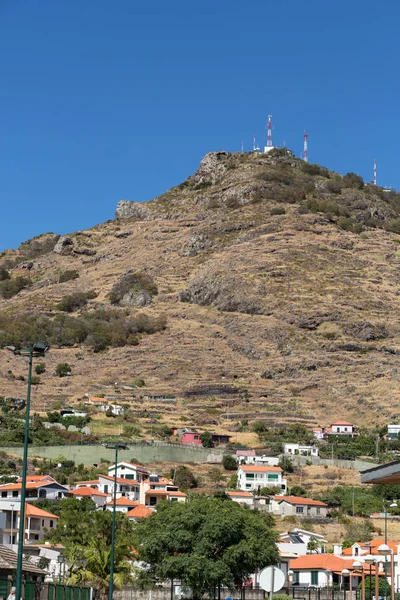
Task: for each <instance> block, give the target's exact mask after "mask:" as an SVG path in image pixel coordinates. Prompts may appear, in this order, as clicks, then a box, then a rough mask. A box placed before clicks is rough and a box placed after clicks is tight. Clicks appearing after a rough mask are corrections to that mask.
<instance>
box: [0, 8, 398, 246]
mask: <svg viewBox="0 0 400 600" xmlns="http://www.w3.org/2000/svg"><path fill="white" fill-rule="evenodd" d="M399 19H400V6H399V5H398V2H396V1H395V0H385V2H383V3H376V2H372V1H371V0H362V1H361V0H349V1H347V2H344V1H343V0H337V1H336V2H333V1H329V0H328V1H325V2H321V0H305V1H303V2H300V1H298V0H279V1H278V2H277V1H276V0H275V1H274V2H272V1H271V0H253V1H252V2H244V1H242V2H238V1H237V0H230V1H228V0H202V1H201V2H194V1H193V0H170V1H169V2H166V1H165V0H163V1H161V0H147V1H146V2H144V1H142V2H139V1H138V0H114V2H110V0H83V1H82V0H57V1H54V0H40V2H39V1H37V0H0V56H1V57H2V58H1V62H0V202H1V213H0V250H2V249H4V248H8V247H16V246H18V245H19V244H20V243H21V242H22V241H24V240H26V239H28V238H30V237H33V236H35V235H38V234H39V233H42V232H46V231H54V232H57V233H67V232H69V231H75V230H78V229H83V228H86V227H89V226H92V225H95V224H96V223H100V222H102V221H105V220H107V219H111V218H113V215H114V210H115V207H116V205H117V202H118V200H121V199H128V200H136V201H145V200H149V199H151V198H153V197H154V196H156V195H158V194H161V193H163V192H164V191H165V190H167V189H168V188H170V187H171V186H173V185H177V184H178V183H180V182H181V181H183V180H184V179H185V178H186V177H187V176H188V175H190V174H191V173H192V172H193V171H194V170H195V169H196V167H197V165H198V163H199V161H200V159H201V157H202V156H203V155H204V154H206V153H207V152H209V151H212V150H220V149H226V150H232V151H234V150H240V148H241V144H242V141H244V144H245V149H250V147H251V145H252V137H253V133H256V135H257V140H258V141H259V143H260V144H264V143H265V136H266V132H265V123H266V118H267V115H268V114H269V113H270V114H272V115H273V122H274V131H273V135H274V144H276V145H281V144H283V142H284V140H285V141H286V144H287V146H288V147H289V148H291V149H292V150H293V151H294V152H295V153H296V154H297V155H300V153H301V150H302V135H303V131H304V129H306V130H307V131H308V133H309V156H310V162H318V163H321V164H324V165H326V166H328V167H330V168H332V169H335V170H338V171H339V172H342V173H346V172H347V171H355V172H358V173H359V174H361V175H362V176H363V177H364V178H365V179H366V180H370V179H371V178H372V165H373V159H374V157H376V159H377V161H378V183H380V184H382V185H388V186H393V187H396V188H400V173H399V170H398V168H397V155H398V151H397V142H396V140H397V139H398V138H399V129H400V125H399V119H398V118H397V117H398V97H399V95H400V80H399V78H398V76H397V73H398V58H399V55H400V52H399V50H400V37H399V36H398V31H397V30H398V23H399Z"/></svg>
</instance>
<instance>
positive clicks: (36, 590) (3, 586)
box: [0, 579, 92, 600]
mask: <svg viewBox="0 0 400 600" xmlns="http://www.w3.org/2000/svg"><path fill="white" fill-rule="evenodd" d="M12 585H13V583H12V581H11V580H5V579H2V580H1V581H0V595H1V597H2V598H7V596H8V594H9V591H10V588H11V586H12ZM91 592H92V590H91V588H89V587H77V586H74V585H62V584H55V583H43V582H42V581H40V580H36V581H32V580H29V579H28V581H23V582H22V591H21V596H22V598H23V600H92V593H91Z"/></svg>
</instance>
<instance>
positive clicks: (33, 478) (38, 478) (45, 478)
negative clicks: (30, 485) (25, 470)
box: [17, 475, 55, 483]
mask: <svg viewBox="0 0 400 600" xmlns="http://www.w3.org/2000/svg"><path fill="white" fill-rule="evenodd" d="M26 481H40V482H42V483H43V482H45V483H46V482H47V483H54V482H55V479H53V477H50V475H27V476H26ZM17 483H22V477H18V479H17Z"/></svg>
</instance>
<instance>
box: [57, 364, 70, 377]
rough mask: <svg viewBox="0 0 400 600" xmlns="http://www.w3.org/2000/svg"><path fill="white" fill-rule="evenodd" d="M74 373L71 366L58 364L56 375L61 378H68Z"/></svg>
mask: <svg viewBox="0 0 400 600" xmlns="http://www.w3.org/2000/svg"><path fill="white" fill-rule="evenodd" d="M71 371H72V368H71V365H69V364H68V363H58V365H57V366H56V375H58V376H59V377H66V376H67V375H69V374H70V373H71Z"/></svg>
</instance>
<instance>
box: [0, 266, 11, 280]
mask: <svg viewBox="0 0 400 600" xmlns="http://www.w3.org/2000/svg"><path fill="white" fill-rule="evenodd" d="M6 279H10V273H9V272H8V271H7V269H6V268H5V267H0V281H5V280H6Z"/></svg>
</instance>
